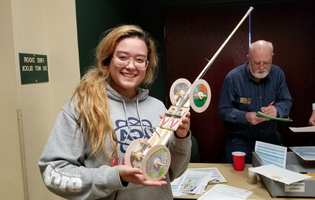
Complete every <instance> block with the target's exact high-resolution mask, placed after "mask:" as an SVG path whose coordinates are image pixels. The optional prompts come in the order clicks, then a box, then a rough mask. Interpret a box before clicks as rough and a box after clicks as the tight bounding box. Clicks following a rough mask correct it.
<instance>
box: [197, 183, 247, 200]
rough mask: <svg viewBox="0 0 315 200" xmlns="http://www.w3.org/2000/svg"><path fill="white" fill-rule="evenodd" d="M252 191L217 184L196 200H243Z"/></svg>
mask: <svg viewBox="0 0 315 200" xmlns="http://www.w3.org/2000/svg"><path fill="white" fill-rule="evenodd" d="M252 193H253V192H252V191H248V190H243V189H240V188H236V187H232V186H229V185H222V184H219V185H215V186H213V187H212V188H211V189H210V190H209V191H208V192H206V193H205V194H203V195H202V196H201V197H199V198H198V200H212V199H215V200H221V199H222V200H244V199H247V197H249V195H251V194H252Z"/></svg>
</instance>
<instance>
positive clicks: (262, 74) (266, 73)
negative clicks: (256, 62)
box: [250, 69, 269, 79]
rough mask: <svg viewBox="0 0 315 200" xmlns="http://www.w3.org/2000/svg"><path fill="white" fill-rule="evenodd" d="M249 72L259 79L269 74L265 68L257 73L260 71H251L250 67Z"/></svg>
mask: <svg viewBox="0 0 315 200" xmlns="http://www.w3.org/2000/svg"><path fill="white" fill-rule="evenodd" d="M250 72H251V74H252V75H253V76H254V77H255V78H259V79H262V78H265V77H266V76H267V75H268V74H269V72H267V70H263V72H264V73H259V72H261V71H256V73H253V72H252V70H251V69H250Z"/></svg>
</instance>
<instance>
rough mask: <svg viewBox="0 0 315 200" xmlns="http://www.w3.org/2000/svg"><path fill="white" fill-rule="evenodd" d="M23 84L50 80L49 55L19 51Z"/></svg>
mask: <svg viewBox="0 0 315 200" xmlns="http://www.w3.org/2000/svg"><path fill="white" fill-rule="evenodd" d="M19 57H20V73H21V84H22V85H23V84H29V83H42V82H48V65H47V55H38V54H27V53H19Z"/></svg>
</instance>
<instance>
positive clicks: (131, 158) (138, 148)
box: [125, 138, 148, 168]
mask: <svg viewBox="0 0 315 200" xmlns="http://www.w3.org/2000/svg"><path fill="white" fill-rule="evenodd" d="M147 141H148V140H147V139H143V138H141V139H137V140H135V141H133V142H131V143H130V144H129V146H128V148H127V151H126V153H125V165H127V166H129V167H134V168H140V167H141V163H142V158H141V157H142V156H143V154H142V153H143V151H142V147H143V146H144V145H145V144H146V143H147Z"/></svg>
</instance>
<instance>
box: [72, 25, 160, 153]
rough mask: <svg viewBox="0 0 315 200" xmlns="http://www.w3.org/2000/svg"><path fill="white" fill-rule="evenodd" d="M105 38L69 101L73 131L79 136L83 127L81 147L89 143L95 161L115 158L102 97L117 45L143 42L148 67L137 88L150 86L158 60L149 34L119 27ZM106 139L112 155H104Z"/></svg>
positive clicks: (106, 106) (113, 135) (114, 138)
mask: <svg viewBox="0 0 315 200" xmlns="http://www.w3.org/2000/svg"><path fill="white" fill-rule="evenodd" d="M105 34H106V35H105V37H103V39H101V41H100V42H99V44H98V46H97V48H96V49H95V51H96V55H95V56H96V62H95V67H94V68H92V69H90V70H89V71H88V72H87V73H86V74H85V75H84V76H83V77H82V80H81V81H80V83H79V85H78V86H77V88H76V90H75V92H74V94H73V96H72V98H74V97H75V96H76V99H75V108H76V111H77V112H78V113H79V117H78V121H77V128H78V127H80V131H81V133H83V126H82V125H83V124H85V125H86V134H85V140H84V146H86V145H87V142H88V140H90V142H91V147H92V153H91V155H90V156H92V155H94V156H95V157H96V158H98V159H99V158H100V157H99V156H98V154H99V152H100V151H102V152H103V153H104V154H105V155H106V156H107V157H108V158H111V157H112V156H113V155H114V154H115V156H116V157H117V136H116V133H115V131H114V129H113V127H112V124H111V119H110V112H109V111H110V107H109V103H108V97H107V94H106V85H107V84H110V81H111V77H110V74H109V69H108V67H109V64H110V61H111V58H112V55H113V53H114V50H115V47H116V46H117V44H118V43H119V42H120V41H121V40H123V39H125V38H130V37H131V38H138V39H141V40H143V41H144V42H145V43H146V45H147V48H148V60H149V66H148V68H147V69H146V76H145V78H144V80H143V81H142V83H141V84H140V85H142V86H143V85H149V84H151V83H152V82H153V81H154V79H155V76H156V70H157V62H158V57H157V53H156V48H155V44H154V41H153V40H152V39H151V38H150V36H149V34H148V33H146V32H145V31H143V30H142V29H141V28H140V27H139V26H136V25H122V26H118V27H116V28H113V29H110V30H108V31H106V32H105ZM108 137H109V138H110V144H111V147H112V152H110V155H109V153H108V152H107V151H106V147H105V139H107V138H108Z"/></svg>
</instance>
